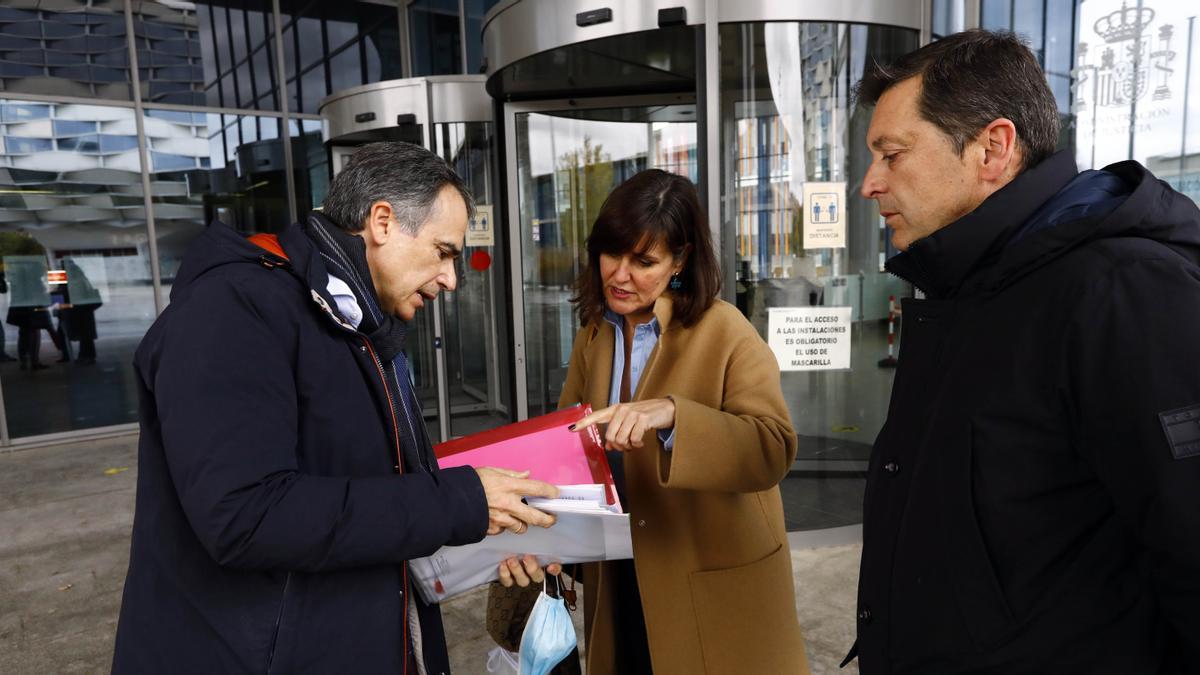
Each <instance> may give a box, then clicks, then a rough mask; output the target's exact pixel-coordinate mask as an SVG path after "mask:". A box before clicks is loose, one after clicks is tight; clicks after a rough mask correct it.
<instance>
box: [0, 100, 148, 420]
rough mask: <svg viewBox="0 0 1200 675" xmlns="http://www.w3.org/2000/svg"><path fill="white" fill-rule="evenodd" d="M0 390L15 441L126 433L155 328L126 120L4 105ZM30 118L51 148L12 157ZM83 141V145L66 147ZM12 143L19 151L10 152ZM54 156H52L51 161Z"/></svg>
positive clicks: (117, 111)
mask: <svg viewBox="0 0 1200 675" xmlns="http://www.w3.org/2000/svg"><path fill="white" fill-rule="evenodd" d="M0 111H2V113H0V119H2V120H4V122H3V124H2V125H0V126H2V127H3V128H2V131H0V133H2V134H3V135H4V136H5V152H4V154H3V155H0V206H2V208H0V257H2V259H3V270H2V273H0V317H3V319H4V321H5V325H4V327H3V331H0V335H2V336H3V339H2V340H0V384H2V385H3V387H4V404H5V412H6V413H7V417H8V425H9V432H10V434H11V435H12V436H13V437H18V438H19V437H22V436H31V435H39V434H46V433H53V432H61V431H69V430H72V429H82V428H88V427H101V426H108V425H113V424H123V423H128V422H133V421H135V420H136V418H137V409H136V406H137V392H136V387H135V386H134V374H133V370H132V367H131V364H132V363H133V351H134V349H135V347H136V346H137V343H138V341H139V340H140V339H141V337H142V335H143V334H144V333H145V331H146V329H147V328H148V327H149V326H150V323H151V321H152V320H153V318H154V298H153V286H152V284H151V277H150V260H149V252H148V249H149V247H148V245H147V237H146V220H145V205H144V203H143V199H142V185H141V175H140V171H141V166H140V162H139V160H138V152H137V144H136V143H134V144H133V145H132V147H127V148H125V147H115V148H114V147H103V146H102V145H101V144H100V143H98V142H97V140H96V138H97V136H96V135H95V132H97V131H98V132H99V134H100V138H106V137H109V136H111V137H113V138H125V137H131V136H132V135H133V134H134V133H135V132H134V128H135V125H134V119H133V110H131V109H128V108H111V107H105V106H94V105H81V104H65V103H61V104H60V103H49V104H46V103H25V102H21V101H4V102H2V103H0ZM31 117H37V118H40V119H43V120H44V119H49V120H50V122H49V124H47V123H45V122H41V124H42V125H43V126H44V129H45V130H46V132H48V133H50V134H52V136H53V137H52V138H46V139H38V140H39V143H41V142H44V143H45V144H47V145H48V146H49V147H45V148H44V151H40V152H38V153H36V154H24V153H22V152H18V151H14V145H20V143H21V141H32V140H35V139H30V138H19V135H20V134H23V133H26V132H27V131H28V130H27V129H26V128H25V127H26V125H27V124H29V123H30V121H29V120H30V119H31ZM84 132H87V133H88V135H83V136H79V135H69V134H79V133H84ZM14 138H15V139H16V140H17V142H16V143H15V144H14V142H13V141H14ZM55 147H56V148H57V149H55Z"/></svg>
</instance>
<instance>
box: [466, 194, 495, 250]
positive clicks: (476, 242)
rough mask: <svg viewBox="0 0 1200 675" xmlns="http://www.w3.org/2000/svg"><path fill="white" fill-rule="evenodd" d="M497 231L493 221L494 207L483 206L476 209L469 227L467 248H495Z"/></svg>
mask: <svg viewBox="0 0 1200 675" xmlns="http://www.w3.org/2000/svg"><path fill="white" fill-rule="evenodd" d="M495 245H496V229H495V227H494V226H493V221H492V207H491V205H490V204H482V205H479V206H476V207H475V217H474V218H472V219H471V222H470V224H469V225H468V227H467V246H495Z"/></svg>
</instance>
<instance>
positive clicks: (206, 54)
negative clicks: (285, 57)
mask: <svg viewBox="0 0 1200 675" xmlns="http://www.w3.org/2000/svg"><path fill="white" fill-rule="evenodd" d="M154 6H155V7H159V5H157V3H155V5H154ZM146 7H148V4H147V3H143V8H146ZM174 7H175V5H172V8H174ZM155 13H156V14H166V13H167V12H165V11H164V10H161V9H160V10H156V12H155ZM168 16H170V18H171V20H172V22H173V23H175V24H179V25H182V26H189V25H191V26H195V28H194V29H193V30H189V31H187V34H188V36H195V37H194V39H180V38H178V37H176V38H173V39H167V40H161V39H157V40H156V39H154V38H147V40H148V43H149V46H151V47H154V46H157V47H159V50H160V51H163V49H162V48H163V47H164V46H166V47H167V49H166V50H165V51H166V52H167V54H168V55H169V56H172V57H174V61H168V62H169V63H174V62H177V61H178V59H179V57H180V56H182V55H183V52H184V50H185V48H186V53H187V54H188V55H189V56H190V55H191V54H193V53H194V52H196V53H197V56H199V57H200V60H201V61H202V63H200V62H196V61H195V60H192V61H189V63H188V68H190V71H191V77H192V81H193V82H195V81H197V80H198V81H201V82H203V85H202V87H200V89H199V90H200V91H203V93H204V96H203V99H204V101H205V102H206V103H207V105H210V106H215V107H224V108H248V109H252V110H278V109H279V82H278V78H277V77H276V68H275V42H274V35H275V24H274V14H273V13H272V11H271V2H270V0H244V1H243V2H228V3H220V2H213V3H206V4H196V5H195V10H189V9H172V10H171V11H170V14H168ZM160 21H161V20H160ZM147 23H153V22H150V21H147ZM168 28H170V29H171V30H167V29H168ZM178 30H179V28H178V27H176V26H167V27H156V28H155V31H156V32H154V33H151V34H152V35H164V36H166V35H172V34H173V33H177V32H178ZM138 46H139V49H140V48H143V45H142V44H139V45H138ZM151 56H152V58H153V59H154V61H152V62H151V63H152V64H155V63H158V61H159V59H160V56H159V55H158V54H152V55H151ZM141 58H142V57H141V55H140V52H139V56H138V65H139V67H143V68H144V67H145V66H146V64H145V63H142V61H141ZM170 67H171V70H168V71H167V73H168V74H173V75H175V76H180V75H182V73H181V71H180V70H179V69H180V68H181V67H182V64H178V63H175V65H172V66H170ZM143 77H144V75H143ZM160 86H163V85H160ZM194 98H195V97H194ZM150 102H155V103H180V102H183V101H172V100H163V99H161V98H154V97H151V98H148V99H147V103H150Z"/></svg>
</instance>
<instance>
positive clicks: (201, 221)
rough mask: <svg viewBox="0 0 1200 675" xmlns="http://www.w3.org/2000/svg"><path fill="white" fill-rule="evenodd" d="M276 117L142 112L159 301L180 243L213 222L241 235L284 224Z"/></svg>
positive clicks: (280, 147) (180, 253) (184, 245)
mask: <svg viewBox="0 0 1200 675" xmlns="http://www.w3.org/2000/svg"><path fill="white" fill-rule="evenodd" d="M279 127H280V120H279V118H276V117H258V116H254V115H225V114H216V113H198V112H180V111H174V110H171V111H167V110H154V109H151V110H147V111H146V136H147V139H146V140H147V143H148V144H149V146H150V158H151V159H150V186H151V196H152V200H153V203H154V225H155V232H156V234H157V237H158V255H159V267H160V272H161V276H162V283H163V295H164V298H163V299H164V301H165V300H169V298H170V292H171V286H172V284H173V282H174V279H175V273H176V272H177V271H178V269H179V263H180V262H181V261H182V258H183V255H184V253H185V252H186V250H187V245H188V244H189V243H191V241H192V239H193V238H195V236H196V235H197V234H199V233H200V232H202V231H203V230H204V227H205V226H206V225H207V224H208V223H209V222H211V221H213V220H220V221H221V222H223V223H225V224H227V225H229V226H231V227H233V228H234V229H236V230H237V231H239V232H242V233H244V234H251V233H255V232H275V231H278V230H279V229H280V228H282V227H283V226H285V225H287V224H288V222H289V210H288V205H287V182H286V174H285V166H284V161H283V145H282V142H281V141H280V140H279Z"/></svg>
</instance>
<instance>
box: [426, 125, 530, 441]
mask: <svg viewBox="0 0 1200 675" xmlns="http://www.w3.org/2000/svg"><path fill="white" fill-rule="evenodd" d="M493 133H494V131H493V125H492V124H491V123H488V122H471V123H455V124H438V125H435V126H434V137H435V138H434V145H435V147H434V151H435V152H437V154H438V155H439V156H441V157H442V158H444V159H445V160H446V161H448V162H449V163H450V165H451V166H452V167H454V170H455V171H456V172H458V175H460V176H462V177H463V180H464V181H465V182H466V184H467V187H468V188H470V190H471V194H472V196H473V197H474V198H475V206H476V209H477V210H478V214H477V218H476V222H477V223H480V222H481V220H480V219H481V218H485V217H486V218H488V222H487V225H488V226H489V227H490V230H488V231H489V232H490V234H491V243H488V242H487V241H485V239H486V237H484V236H481V234H480V233H479V232H477V233H476V234H470V235H468V239H467V241H466V246H465V248H464V249H463V257H462V262H461V264H460V265H459V270H458V273H459V275H458V288H457V289H456V290H455V291H454V292H453V293H446V294H443V295H442V296H441V298H442V300H441V306H442V312H443V314H442V325H443V331H442V332H443V335H444V336H445V338H446V339H445V355H446V381H447V386H448V396H449V400H450V435H451V436H465V435H467V434H471V433H475V432H477V431H483V430H485V429H491V428H493V427H496V426H499V425H501V424H506V423H508V422H510V421H513V420H514V419H515V417H514V413H513V410H512V406H511V390H510V388H509V387H510V380H511V372H510V365H509V363H508V359H506V358H504V357H503V356H502V355H503V354H508V353H509V351H508V350H509V349H511V348H510V347H509V346H508V344H509V338H508V336H507V330H506V329H505V327H506V326H507V325H508V318H507V317H508V304H507V302H506V301H505V300H506V299H505V292H504V288H505V286H504V280H505V279H506V278H507V277H506V274H507V266H506V265H505V261H504V257H503V256H502V255H500V246H499V236H500V233H499V231H498V229H497V228H496V222H495V216H496V213H495V211H494V208H495V202H496V199H495V195H494V194H493V189H494V188H493V185H494V181H495V177H494V176H493V166H494V162H495V157H494V155H493V153H495V145H494V139H493ZM417 316H418V320H419V321H428V316H429V315H428V313H418V315H417ZM425 409H426V410H429V409H430V408H429V406H428V405H427V406H426V408H425Z"/></svg>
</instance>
